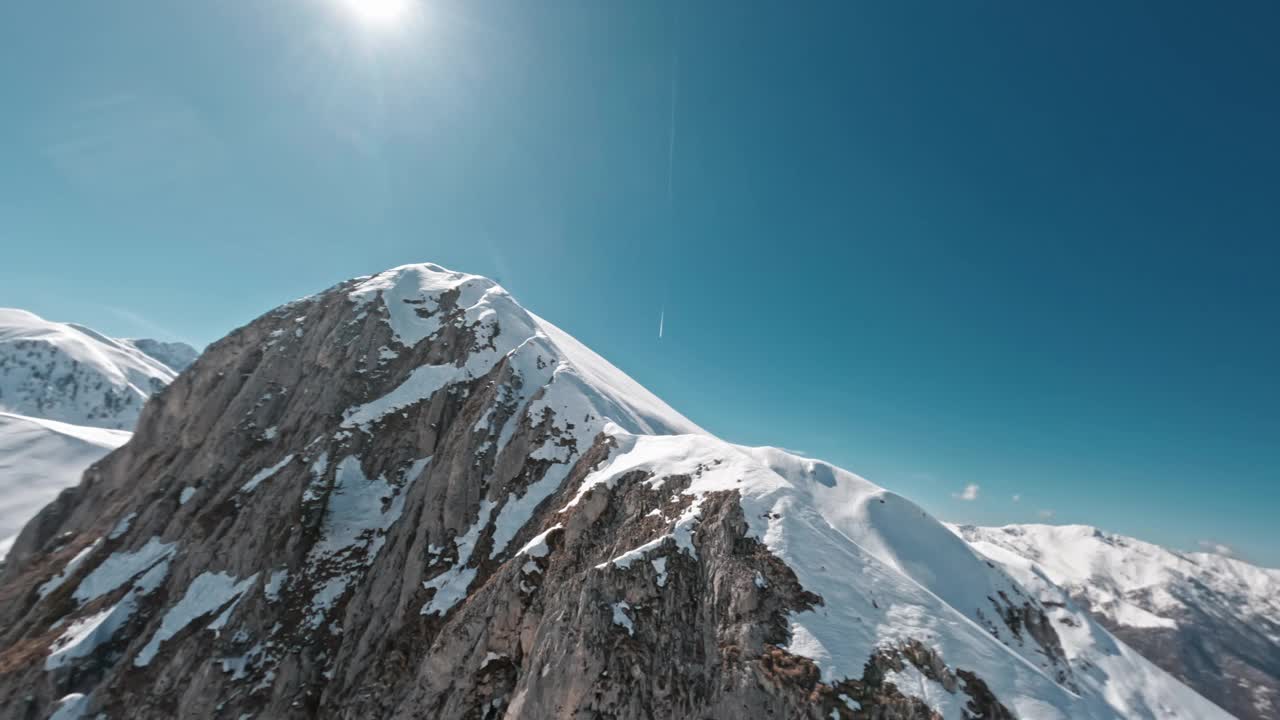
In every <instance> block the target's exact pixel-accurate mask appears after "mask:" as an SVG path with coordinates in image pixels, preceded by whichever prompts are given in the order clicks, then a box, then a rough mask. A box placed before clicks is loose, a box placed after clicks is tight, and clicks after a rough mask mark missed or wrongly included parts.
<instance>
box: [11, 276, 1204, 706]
mask: <svg viewBox="0 0 1280 720" xmlns="http://www.w3.org/2000/svg"><path fill="white" fill-rule="evenodd" d="M1037 591H1038V589H1031V590H1029V589H1028V588H1027V587H1026V586H1024V585H1023V584H1022V583H1020V582H1019V581H1018V580H1017V579H1015V578H1014V577H1013V576H1012V575H1011V574H1010V573H1009V572H1007V571H1006V570H1004V569H1003V568H1001V567H1000V566H998V565H997V564H995V563H993V562H990V561H988V560H986V559H985V558H982V557H981V556H979V555H978V554H976V553H975V552H974V551H973V550H971V549H970V548H969V546H968V545H967V544H966V543H965V542H964V541H963V540H961V539H960V538H958V537H957V536H955V535H954V534H953V533H951V532H950V531H949V530H948V529H947V528H946V527H945V526H943V525H942V524H940V523H938V522H937V521H935V520H934V519H933V518H931V517H929V516H928V514H927V513H925V512H924V511H923V510H921V509H920V508H919V507H917V506H915V505H914V504H912V503H910V502H909V501H907V500H906V499H904V498H901V497H900V496H897V495H895V494H893V493H891V492H887V491H885V490H884V489H882V488H879V487H877V486H875V485H873V484H872V483H869V482H867V481H866V480H863V479H862V478H860V477H858V476H856V475H853V474H852V473H848V472H846V471H844V470H841V469H839V468H835V467H833V466H831V465H829V464H826V463H822V462H820V461H817V460H812V459H808V458H801V457H797V456H795V455H792V454H790V453H787V452H785V451H782V450H777V449H774V448H744V447H740V446H735V445H732V444H729V443H726V442H724V441H721V440H719V439H717V438H715V437H713V436H711V435H709V434H707V433H705V432H704V431H702V430H701V429H700V428H698V427H697V426H696V425H694V424H693V423H691V422H690V421H688V420H687V419H685V418H684V417H683V416H681V415H680V414H679V413H677V412H675V411H674V410H672V409H671V408H670V407H668V406H667V405H666V404H665V403H663V402H662V401H661V400H659V399H658V398H656V397H654V396H653V395H652V394H650V393H648V392H647V391H645V390H644V389H643V388H641V387H640V386H639V385H638V384H636V383H635V382H634V381H632V380H630V379H629V378H627V377H626V376H625V375H624V374H622V373H621V372H619V371H618V370H617V369H616V368H614V367H612V366H611V365H609V364H608V363H607V362H605V361H604V360H603V359H601V358H599V357H598V356H597V355H595V354H594V353H592V352H591V351H590V350H588V349H587V348H585V347H584V346H582V345H581V344H580V343H578V342H577V341H575V340H573V339H572V338H571V337H569V336H568V335H567V334H565V333H563V332H562V331H560V330H559V329H558V328H556V327H555V326H554V325H551V324H550V323H548V322H546V321H545V320H542V319H541V318H538V317H537V316H536V315H533V314H532V313H529V312H527V311H526V310H524V309H523V308H521V307H520V306H519V305H518V304H516V303H515V301H514V300H512V299H511V297H510V296H509V295H508V294H507V293H506V292H505V291H504V290H502V288H500V287H499V286H497V285H496V284H494V283H493V282H492V281H489V280H486V279H484V278H479V277H476V276H471V275H465V274H462V273H453V272H450V271H447V270H445V269H443V268H440V267H438V266H434V265H413V266H405V267H401V268H396V269H393V270H390V271H387V272H385V273H381V274H379V275H376V276H372V277H366V278H358V279H356V280H352V281H349V282H346V283H342V284H340V285H338V286H336V287H335V288H332V289H330V290H328V291H326V292H323V293H321V294H318V295H315V296H312V297H308V298H303V299H301V300H299V301H296V302H294V303H290V304H288V305H286V306H283V307H281V308H278V309H277V310H274V311H272V312H270V313H268V314H266V315H264V316H263V317H261V318H259V319H258V320H256V321H254V322H253V323H251V324H249V325H248V326H246V327H244V328H241V329H239V330H237V331H235V332H233V333H232V334H230V335H229V336H228V337H227V338H224V339H223V340H221V341H219V342H217V343H215V344H213V345H212V346H210V347H209V348H208V349H207V350H206V352H205V353H204V354H203V355H202V356H201V357H200V359H199V360H198V361H197V362H196V363H195V365H193V366H192V367H191V368H190V369H189V370H188V371H187V372H184V373H183V374H182V375H181V376H180V377H179V378H178V379H177V380H176V381H175V382H174V383H173V384H172V385H170V386H169V387H167V388H166V389H164V390H163V391H161V392H159V393H158V394H156V395H155V396H154V397H153V398H152V400H151V401H150V402H149V403H148V404H147V406H146V408H145V410H144V411H143V413H142V416H141V418H140V420H139V424H138V427H137V432H136V434H135V436H134V439H133V440H132V441H131V442H129V443H128V444H126V445H125V446H124V447H122V448H120V449H119V450H117V451H116V452H114V453H112V454H111V455H109V456H108V457H106V458H105V459H104V460H102V461H101V462H99V463H97V464H96V465H94V466H93V467H92V468H90V470H89V471H88V472H87V473H86V475H85V478H84V480H83V481H82V482H81V484H80V485H79V486H78V487H76V488H74V489H72V490H68V491H67V492H65V493H63V495H61V496H60V497H59V498H58V499H57V500H56V501H55V502H54V503H53V504H51V505H50V506H49V507H47V508H46V509H45V510H44V511H42V512H41V513H40V515H39V516H38V517H37V518H36V519H35V520H33V521H32V522H31V523H30V524H28V525H27V527H26V528H25V529H24V530H23V531H22V533H21V535H20V536H19V538H18V539H17V541H16V542H15V544H14V546H13V549H12V552H11V554H10V558H9V560H8V561H7V563H6V565H5V567H4V570H3V576H2V577H0V648H4V649H2V650H0V708H3V710H0V717H5V718H8V717H13V718H24V719H25V718H41V717H45V716H47V715H49V714H50V713H51V712H57V713H64V714H65V715H66V716H68V717H70V716H75V717H98V716H103V717H108V718H120V717H131V718H153V717H154V718H161V717H173V716H176V715H178V714H181V715H182V716H184V717H193V718H206V717H207V718H221V717H231V718H245V717H264V718H265V717H271V718H295V717H296V718H311V717H346V718H371V717H378V718H384V717H385V718H413V717H433V718H510V719H514V718H519V717H539V718H542V717H547V718H552V717H563V718H588V717H593V718H594V717H615V718H647V717H689V718H694V717H696V718H729V717H733V718H738V717H742V716H744V715H746V716H777V717H808V718H815V719H816V718H831V717H838V718H846V719H847V718H935V717H943V718H960V717H970V718H1010V717H1027V718H1114V717H1136V718H1143V717H1146V718H1156V717H1160V718H1169V717H1176V718H1215V717H1227V715H1226V714H1225V713H1223V712H1222V711H1221V710H1219V709H1218V708H1216V707H1215V706H1213V705H1212V704H1210V703H1208V702H1207V701H1205V700H1204V699H1203V698H1201V697H1200V696H1198V695H1196V694H1195V693H1194V692H1192V691H1191V690H1189V689H1188V688H1187V687H1185V686H1184V685H1182V684H1181V683H1179V682H1177V681H1176V680H1175V679H1173V678H1172V677H1170V676H1169V675H1168V674H1166V673H1164V672H1163V671H1161V670H1159V669H1158V668H1156V667H1155V666H1153V665H1151V664H1150V663H1149V662H1147V661H1146V660H1144V659H1143V658H1142V657H1140V656H1139V655H1138V654H1137V653H1135V652H1133V651H1132V650H1131V649H1129V648H1128V647H1127V646H1125V645H1124V644H1123V643H1120V642H1118V641H1117V640H1115V638H1114V637H1112V636H1111V635H1110V634H1109V633H1108V632H1107V631H1106V630H1105V629H1103V628H1102V627H1101V626H1099V625H1098V624H1097V623H1096V622H1095V621H1094V620H1093V619H1092V618H1091V617H1090V616H1089V615H1088V614H1087V613H1086V612H1084V611H1083V610H1082V609H1081V608H1079V607H1077V606H1076V605H1075V604H1074V603H1073V601H1071V599H1070V598H1065V597H1064V598H1061V599H1059V600H1054V601H1053V602H1045V601H1043V600H1042V599H1041V598H1040V597H1039V596H1038V594H1037Z"/></svg>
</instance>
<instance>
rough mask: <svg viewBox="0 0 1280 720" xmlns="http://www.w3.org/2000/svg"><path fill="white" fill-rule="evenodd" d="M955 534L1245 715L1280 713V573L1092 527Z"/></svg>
mask: <svg viewBox="0 0 1280 720" xmlns="http://www.w3.org/2000/svg"><path fill="white" fill-rule="evenodd" d="M954 529H955V531H956V532H957V533H958V534H960V535H961V536H963V537H964V538H965V539H967V540H968V541H969V542H970V543H971V544H972V545H973V547H974V548H976V549H977V550H978V551H980V552H982V553H983V554H985V555H987V556H988V557H990V558H992V559H993V560H996V561H998V562H1000V563H1003V564H1005V565H1006V566H1007V567H1010V568H1016V569H1018V570H1017V571H1021V572H1024V573H1025V572H1034V573H1035V574H1037V575H1041V576H1043V577H1044V578H1047V579H1048V580H1049V581H1052V582H1053V583H1054V584H1056V585H1058V586H1060V587H1061V588H1063V589H1064V590H1065V591H1066V592H1067V593H1068V594H1070V595H1071V596H1072V597H1073V598H1074V600H1075V601H1076V602H1077V604H1079V605H1081V606H1083V607H1085V608H1088V609H1089V611H1090V612H1091V613H1092V614H1093V615H1094V616H1095V617H1097V618H1099V619H1100V620H1101V621H1102V622H1103V623H1104V624H1106V625H1107V626H1108V627H1110V628H1111V629H1112V630H1113V631H1114V632H1115V633H1117V634H1118V635H1120V636H1121V637H1123V638H1124V639H1125V640H1126V641H1127V642H1128V643H1130V644H1132V645H1133V646H1134V647H1135V648H1136V649H1138V650H1140V651H1142V652H1143V654H1145V655H1147V656H1148V657H1149V658H1150V659H1151V660H1152V661H1153V662H1156V663H1158V664H1160V665H1161V666H1162V667H1164V668H1166V669H1167V670H1169V671H1170V672H1171V673H1173V674H1175V675H1176V676H1178V677H1179V678H1181V679H1183V680H1184V681H1185V682H1187V683H1188V684H1190V685H1192V686H1193V687H1196V688H1197V689H1199V690H1200V691H1201V692H1202V693H1205V694H1206V695H1207V696H1209V697H1212V698H1213V699H1214V700H1215V701H1217V702H1219V703H1221V704H1223V705H1224V706H1226V707H1227V708H1228V709H1230V710H1231V711H1232V712H1234V713H1235V714H1236V715H1237V716H1239V717H1242V718H1244V717H1258V718H1275V717H1280V570H1272V569H1267V568H1260V567H1256V566H1254V565H1250V564H1248V563H1246V562H1242V561H1240V560H1236V559H1234V558H1229V557H1225V556H1222V555H1217V554H1212V553H1182V552H1176V551H1173V550H1169V549H1167V548H1163V547H1160V546H1159V545H1154V544H1152V543H1148V542H1143V541H1141V540H1137V539H1134V538H1130V537H1125V536H1123V535H1115V534H1111V533H1106V532H1103V531H1101V530H1099V529H1097V528H1094V527H1089V526H1085V525H1064V526H1055V525H1010V526H1006V527H999V528H985V527H973V526H959V527H956V528H954Z"/></svg>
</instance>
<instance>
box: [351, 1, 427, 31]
mask: <svg viewBox="0 0 1280 720" xmlns="http://www.w3.org/2000/svg"><path fill="white" fill-rule="evenodd" d="M346 4H347V7H349V8H350V9H351V12H352V13H353V14H354V15H355V16H356V18H358V19H359V20H360V22H362V23H364V24H366V25H370V26H373V27H388V26H392V25H395V24H397V23H398V22H400V21H401V20H403V19H404V17H405V16H406V15H408V13H409V9H410V8H411V7H412V5H413V0H346Z"/></svg>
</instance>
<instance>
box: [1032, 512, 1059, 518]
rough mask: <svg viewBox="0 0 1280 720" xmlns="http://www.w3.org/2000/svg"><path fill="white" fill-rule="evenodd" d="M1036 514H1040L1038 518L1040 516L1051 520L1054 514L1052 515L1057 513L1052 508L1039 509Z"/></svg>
mask: <svg viewBox="0 0 1280 720" xmlns="http://www.w3.org/2000/svg"><path fill="white" fill-rule="evenodd" d="M1036 514H1037V515H1039V516H1040V518H1041V519H1042V520H1052V519H1053V516H1054V515H1057V514H1058V513H1056V512H1054V511H1052V510H1041V511H1040V512H1038V513H1036Z"/></svg>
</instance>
